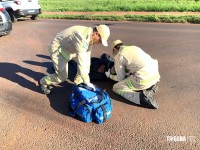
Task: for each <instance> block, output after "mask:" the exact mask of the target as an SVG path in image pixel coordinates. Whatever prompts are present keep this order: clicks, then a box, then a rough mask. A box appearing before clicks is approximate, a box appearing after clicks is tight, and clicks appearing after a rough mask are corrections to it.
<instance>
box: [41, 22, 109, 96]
mask: <svg viewBox="0 0 200 150" xmlns="http://www.w3.org/2000/svg"><path fill="white" fill-rule="evenodd" d="M109 36H110V29H109V28H108V26H106V25H99V26H96V27H94V28H92V27H85V26H78V25H77V26H72V27H70V28H67V29H65V30H63V31H62V32H60V33H58V34H57V35H56V37H55V38H54V39H53V41H52V43H51V45H50V48H49V52H50V56H51V59H52V61H53V65H54V69H55V73H54V74H50V75H47V76H45V77H43V78H42V79H41V80H40V81H39V85H40V87H41V89H42V91H43V92H44V93H45V94H50V92H51V90H50V88H49V86H50V85H57V84H59V83H61V82H64V81H66V79H67V78H68V62H69V61H70V60H71V59H74V60H75V61H76V62H77V66H78V69H77V75H76V77H75V79H74V82H75V84H80V83H82V82H84V83H85V84H87V85H88V86H90V87H92V88H95V87H94V85H93V84H92V83H90V78H89V75H88V74H89V70H90V57H91V50H92V45H95V44H102V45H104V46H108V43H107V40H108V38H109Z"/></svg>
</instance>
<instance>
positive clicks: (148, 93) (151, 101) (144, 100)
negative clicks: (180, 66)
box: [140, 85, 159, 109]
mask: <svg viewBox="0 0 200 150" xmlns="http://www.w3.org/2000/svg"><path fill="white" fill-rule="evenodd" d="M157 89H158V87H157V85H153V86H151V87H150V88H148V89H146V90H143V91H142V92H141V99H140V104H141V105H142V106H144V107H147V108H152V109H158V108H159V106H158V104H157V103H156V100H155V92H156V91H157Z"/></svg>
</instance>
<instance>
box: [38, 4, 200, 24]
mask: <svg viewBox="0 0 200 150" xmlns="http://www.w3.org/2000/svg"><path fill="white" fill-rule="evenodd" d="M40 4H41V7H42V11H43V12H45V11H50V12H65V11H81V12H93V11H98V12H102V11H146V12H189V11H190V12H200V0H62V1H61V0H40ZM39 17H40V18H44V19H47V18H48V19H78V20H107V21H108V20H109V21H138V22H166V23H198V24H200V16H198V15H192V16H189V15H185V16H182V15H181V16H174V15H122V16H114V15H67V14H65V15H61V14H57V15H55V14H45V13H43V14H41V15H40V16H39Z"/></svg>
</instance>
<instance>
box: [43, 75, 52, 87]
mask: <svg viewBox="0 0 200 150" xmlns="http://www.w3.org/2000/svg"><path fill="white" fill-rule="evenodd" d="M44 80H45V83H46V84H47V85H51V79H50V77H49V76H45V77H44Z"/></svg>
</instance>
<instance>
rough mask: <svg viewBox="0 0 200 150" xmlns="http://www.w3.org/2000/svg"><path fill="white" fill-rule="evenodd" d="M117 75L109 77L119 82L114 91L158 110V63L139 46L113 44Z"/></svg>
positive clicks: (120, 43)
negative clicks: (156, 97)
mask: <svg viewBox="0 0 200 150" xmlns="http://www.w3.org/2000/svg"><path fill="white" fill-rule="evenodd" d="M112 50H113V55H114V68H115V71H116V75H113V74H111V73H110V71H108V72H106V75H107V77H109V78H111V79H112V80H114V81H118V82H117V83H116V84H114V86H113V91H114V92H115V93H117V94H119V95H121V96H122V97H124V98H125V99H127V100H129V101H131V102H133V103H135V104H138V105H142V106H144V107H148V108H154V109H157V108H158V107H159V106H158V104H157V103H156V101H155V92H156V90H157V85H156V83H157V82H159V80H160V74H159V71H158V61H157V60H155V59H153V58H152V57H151V56H150V55H149V54H147V53H145V52H144V51H143V50H142V49H141V48H139V47H137V46H125V45H123V43H122V41H120V40H116V41H114V42H113V44H112Z"/></svg>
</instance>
